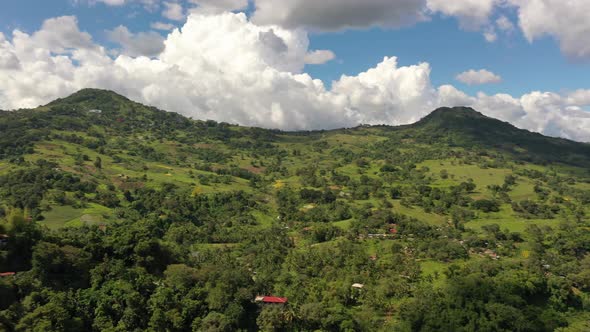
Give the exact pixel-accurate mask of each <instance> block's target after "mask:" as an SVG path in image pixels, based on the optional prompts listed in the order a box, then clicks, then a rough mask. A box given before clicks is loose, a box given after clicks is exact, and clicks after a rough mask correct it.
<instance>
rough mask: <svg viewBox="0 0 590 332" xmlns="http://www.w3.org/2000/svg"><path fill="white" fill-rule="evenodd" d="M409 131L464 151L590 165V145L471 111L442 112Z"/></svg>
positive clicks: (417, 135) (439, 111)
mask: <svg viewBox="0 0 590 332" xmlns="http://www.w3.org/2000/svg"><path fill="white" fill-rule="evenodd" d="M407 128H408V129H409V131H410V132H411V134H410V135H413V136H416V137H418V138H420V139H421V140H423V141H429V142H433V141H435V142H436V141H441V140H442V141H443V142H446V143H447V144H450V145H457V146H462V147H474V148H481V149H490V148H493V149H498V150H501V151H504V152H507V153H510V154H511V155H512V156H514V157H516V158H519V159H521V160H525V161H529V162H535V163H552V162H557V163H559V162H561V163H568V164H572V165H578V166H588V165H590V144H586V143H578V142H574V141H570V140H566V139H561V138H553V137H547V136H543V135H541V134H539V133H533V132H530V131H528V130H523V129H519V128H516V127H515V126H513V125H511V124H509V123H507V122H503V121H500V120H497V119H493V118H490V117H487V116H485V115H483V114H481V113H479V112H477V111H475V110H473V109H471V108H466V107H455V108H440V109H437V110H435V111H434V112H432V113H431V114H429V115H428V116H426V117H425V118H423V119H422V120H420V121H419V122H417V123H415V124H413V125H410V126H409V127H407Z"/></svg>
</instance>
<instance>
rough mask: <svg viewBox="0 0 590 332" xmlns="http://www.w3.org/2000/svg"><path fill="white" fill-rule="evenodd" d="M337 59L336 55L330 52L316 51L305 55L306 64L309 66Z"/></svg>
mask: <svg viewBox="0 0 590 332" xmlns="http://www.w3.org/2000/svg"><path fill="white" fill-rule="evenodd" d="M335 58H336V54H334V52H332V51H330V50H316V51H310V52H308V53H307V54H306V55H305V63H306V64H308V65H321V64H324V63H326V62H329V61H332V60H334V59H335Z"/></svg>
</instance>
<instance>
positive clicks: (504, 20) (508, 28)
mask: <svg viewBox="0 0 590 332" xmlns="http://www.w3.org/2000/svg"><path fill="white" fill-rule="evenodd" d="M496 26H497V27H498V29H500V30H502V31H505V32H512V31H513V30H514V24H513V23H512V21H510V19H508V17H506V16H504V15H502V16H500V17H499V18H498V19H496Z"/></svg>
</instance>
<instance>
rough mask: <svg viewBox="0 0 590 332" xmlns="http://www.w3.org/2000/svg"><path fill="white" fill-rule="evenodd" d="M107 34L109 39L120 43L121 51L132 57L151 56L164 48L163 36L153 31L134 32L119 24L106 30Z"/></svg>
mask: <svg viewBox="0 0 590 332" xmlns="http://www.w3.org/2000/svg"><path fill="white" fill-rule="evenodd" d="M107 36H108V38H109V39H110V40H111V41H113V42H115V43H117V44H119V45H121V47H122V50H121V53H123V54H126V55H129V56H133V57H137V56H147V57H153V56H157V55H158V54H160V53H162V51H163V50H164V38H163V37H162V36H161V35H160V34H158V33H156V32H153V31H150V32H139V33H136V34H134V33H131V32H130V31H129V29H127V27H124V26H122V25H120V26H118V27H116V28H115V29H113V30H110V31H107Z"/></svg>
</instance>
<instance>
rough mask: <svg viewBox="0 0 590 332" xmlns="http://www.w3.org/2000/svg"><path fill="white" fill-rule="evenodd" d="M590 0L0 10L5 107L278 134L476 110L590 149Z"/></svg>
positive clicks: (53, 5) (213, 1) (352, 0)
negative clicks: (126, 115)
mask: <svg viewBox="0 0 590 332" xmlns="http://www.w3.org/2000/svg"><path fill="white" fill-rule="evenodd" d="M588 13H590V1H587V0H568V1H563V0H454V1H447V0H363V1H358V0H322V1H317V0H167V1H162V0H52V1H42V0H19V1H3V2H0V109H8V110H12V109H18V108H27V107H36V106H38V105H42V104H45V103H48V102H49V101H51V100H54V99H56V98H59V97H64V96H67V95H68V94H71V93H73V92H75V91H77V90H79V89H82V88H86V87H94V88H103V89H110V90H114V91H116V92H118V93H121V94H123V95H126V96H128V97H129V98H131V99H134V100H137V101H139V102H142V103H146V104H150V105H154V106H157V107H159V108H161V109H165V110H168V111H174V112H178V113H181V114H184V115H186V116H190V117H193V118H196V119H212V120H217V121H224V122H229V123H236V124H241V125H249V126H260V127H266V128H279V129H284V130H302V129H305V130H307V129H332V128H340V127H352V126H356V125H358V124H389V125H398V124H406V123H411V122H414V121H417V120H419V119H420V118H422V117H423V116H425V115H427V114H428V113H429V112H430V111H432V110H434V109H435V108H437V107H441V106H471V107H473V108H475V109H476V110H478V111H480V112H482V113H484V114H486V115H488V116H492V117H496V118H499V119H501V120H504V121H508V122H510V123H512V124H514V125H516V126H517V127H520V128H524V129H528V130H531V131H536V132H540V133H543V134H545V135H550V136H556V137H564V138H569V139H574V140H578V141H590V79H588V77H590V75H589V74H590V14H588Z"/></svg>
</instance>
